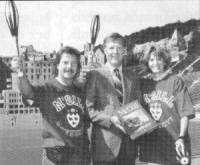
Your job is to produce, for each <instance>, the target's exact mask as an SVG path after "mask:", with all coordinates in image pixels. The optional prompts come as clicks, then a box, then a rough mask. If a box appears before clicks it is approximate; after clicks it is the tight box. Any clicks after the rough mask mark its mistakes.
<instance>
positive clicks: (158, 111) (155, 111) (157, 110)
mask: <svg viewBox="0 0 200 165" xmlns="http://www.w3.org/2000/svg"><path fill="white" fill-rule="evenodd" d="M150 112H151V115H152V116H153V118H154V119H155V120H156V121H158V120H159V119H160V117H161V115H162V108H161V105H160V104H158V103H153V104H150Z"/></svg>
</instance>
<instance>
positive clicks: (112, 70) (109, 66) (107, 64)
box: [106, 62, 122, 77]
mask: <svg viewBox="0 0 200 165" xmlns="http://www.w3.org/2000/svg"><path fill="white" fill-rule="evenodd" d="M106 66H107V67H108V69H109V71H110V73H111V75H112V76H113V72H114V69H115V68H114V67H113V66H111V65H110V64H109V63H108V62H107V63H106ZM117 69H119V74H120V76H121V77H122V65H120V67H118V68H117Z"/></svg>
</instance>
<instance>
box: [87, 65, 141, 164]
mask: <svg viewBox="0 0 200 165" xmlns="http://www.w3.org/2000/svg"><path fill="white" fill-rule="evenodd" d="M122 74H123V77H122V86H123V91H124V92H123V95H124V96H123V105H125V104H127V103H130V102H132V101H133V100H139V101H140V99H141V94H140V83H139V78H138V76H137V73H136V72H133V71H132V70H131V69H125V68H123V69H122ZM86 106H87V109H88V112H89V115H90V118H91V120H92V123H93V127H92V135H91V153H92V158H93V161H94V162H102V161H106V162H109V161H112V160H114V159H115V158H117V156H118V154H119V150H120V145H121V141H122V134H123V133H122V132H121V131H120V130H119V129H117V128H115V127H114V126H113V125H111V123H110V118H111V115H112V114H113V112H114V111H116V110H117V109H119V108H120V104H119V100H118V97H117V92H116V89H115V86H114V81H113V78H112V75H111V73H110V71H109V69H108V67H107V66H106V65H104V66H102V67H101V68H99V69H97V70H93V71H90V72H88V74H87V76H86ZM125 146H126V151H127V154H128V156H129V157H130V159H135V157H136V155H137V147H136V145H135V142H134V141H132V140H131V139H130V138H129V136H128V135H126V136H125Z"/></svg>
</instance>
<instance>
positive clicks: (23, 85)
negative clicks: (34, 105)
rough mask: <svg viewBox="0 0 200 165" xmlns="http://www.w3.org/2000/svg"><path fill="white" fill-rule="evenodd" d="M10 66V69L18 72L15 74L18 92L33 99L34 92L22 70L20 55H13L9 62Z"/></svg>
mask: <svg viewBox="0 0 200 165" xmlns="http://www.w3.org/2000/svg"><path fill="white" fill-rule="evenodd" d="M11 67H12V70H13V71H14V72H15V73H17V74H18V76H17V77H18V87H19V90H20V93H21V94H22V95H23V96H24V97H25V98H27V99H33V97H34V92H33V90H32V86H31V84H30V82H29V80H28V78H27V76H26V75H25V72H24V70H23V59H22V58H21V57H14V58H13V59H12V62H11ZM21 70H22V72H21Z"/></svg>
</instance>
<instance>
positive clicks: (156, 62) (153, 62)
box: [148, 52, 165, 76]
mask: <svg viewBox="0 0 200 165" xmlns="http://www.w3.org/2000/svg"><path fill="white" fill-rule="evenodd" d="M164 65H165V62H164V59H163V58H160V57H158V55H157V54H156V53H155V52H152V53H151V54H150V56H149V61H148V66H149V69H150V70H151V72H152V74H154V75H156V76H160V75H161V74H163V72H164Z"/></svg>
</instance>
